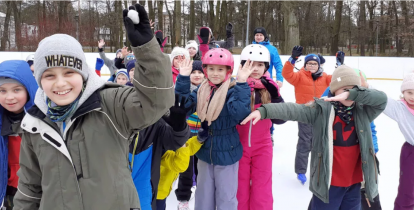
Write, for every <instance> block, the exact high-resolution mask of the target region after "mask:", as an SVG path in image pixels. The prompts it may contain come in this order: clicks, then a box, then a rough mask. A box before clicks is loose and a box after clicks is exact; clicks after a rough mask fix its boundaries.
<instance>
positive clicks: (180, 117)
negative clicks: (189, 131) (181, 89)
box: [163, 94, 195, 131]
mask: <svg viewBox="0 0 414 210" xmlns="http://www.w3.org/2000/svg"><path fill="white" fill-rule="evenodd" d="M185 100H186V98H185V97H181V100H180V95H179V94H175V103H174V106H172V107H171V108H170V115H169V116H168V117H165V116H164V117H163V119H164V120H165V121H166V122H167V123H168V124H169V125H170V126H171V127H172V128H173V129H174V131H182V130H184V129H185V128H186V127H187V112H189V111H190V110H191V109H192V108H193V107H194V106H195V103H193V104H191V106H189V107H187V108H185Z"/></svg>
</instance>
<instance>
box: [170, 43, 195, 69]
mask: <svg viewBox="0 0 414 210" xmlns="http://www.w3.org/2000/svg"><path fill="white" fill-rule="evenodd" d="M179 55H183V56H184V57H185V59H187V60H190V53H189V52H188V50H186V49H184V48H182V47H174V49H173V51H172V52H171V55H170V59H171V65H173V60H174V58H175V57H176V56H179Z"/></svg>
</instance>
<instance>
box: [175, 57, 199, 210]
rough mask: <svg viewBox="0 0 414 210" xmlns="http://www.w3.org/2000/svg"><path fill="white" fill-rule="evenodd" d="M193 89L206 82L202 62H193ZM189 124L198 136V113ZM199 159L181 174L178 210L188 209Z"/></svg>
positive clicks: (191, 79) (191, 78) (176, 193)
mask: <svg viewBox="0 0 414 210" xmlns="http://www.w3.org/2000/svg"><path fill="white" fill-rule="evenodd" d="M190 81H191V88H190V91H191V92H192V91H193V90H195V89H197V87H198V86H199V85H200V84H201V83H202V82H203V81H204V73H203V68H202V63H201V61H198V60H194V61H193V70H192V71H191V74H190ZM187 124H188V126H189V127H190V131H191V136H196V135H197V133H198V130H199V129H200V126H201V122H200V119H199V118H198V116H197V112H195V113H193V114H191V115H190V116H189V117H188V120H187ZM197 163H198V158H197V157H196V156H191V157H190V163H189V167H188V168H187V170H186V171H184V172H183V173H181V174H180V176H179V178H178V187H177V189H176V190H175V195H176V196H177V200H178V210H182V209H183V210H185V209H186V208H188V205H189V204H188V202H189V201H190V199H191V198H192V195H193V193H194V191H195V188H196V187H195V186H196V182H195V180H196V176H197V174H198V170H197Z"/></svg>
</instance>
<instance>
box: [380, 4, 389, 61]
mask: <svg viewBox="0 0 414 210" xmlns="http://www.w3.org/2000/svg"><path fill="white" fill-rule="evenodd" d="M384 7H385V6H384V1H381V11H380V16H381V30H380V34H379V39H380V40H379V43H380V54H385V44H386V42H385V34H386V28H387V26H388V21H389V20H388V19H389V18H388V16H387V18H386V19H385V17H384ZM384 22H385V23H386V24H384Z"/></svg>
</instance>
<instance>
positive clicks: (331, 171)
mask: <svg viewBox="0 0 414 210" xmlns="http://www.w3.org/2000/svg"><path fill="white" fill-rule="evenodd" d="M360 84H361V80H360V78H359V76H358V75H357V74H356V73H355V71H354V70H353V69H352V68H350V67H347V66H344V65H343V66H340V67H338V68H337V69H336V70H335V71H334V73H333V75H332V82H331V84H330V88H331V94H332V95H333V97H331V98H325V99H317V100H315V102H313V103H311V104H307V105H303V104H295V103H279V104H265V105H262V107H260V108H258V110H256V111H254V112H252V113H251V114H250V116H249V117H247V118H246V119H245V120H243V122H242V123H241V124H242V125H243V124H246V123H247V122H249V121H250V120H253V124H256V123H257V121H259V120H260V119H269V118H277V119H282V120H293V121H300V122H303V123H308V124H311V125H313V136H314V137H315V138H314V139H313V142H312V153H311V176H310V185H309V188H310V190H311V192H312V193H313V197H312V204H311V209H313V210H339V209H356V210H357V209H360V208H361V194H360V189H361V182H362V180H363V177H364V179H365V186H366V187H365V189H366V194H367V198H368V199H369V200H370V201H371V202H372V201H373V199H374V198H375V197H376V196H377V195H378V165H377V164H376V158H375V153H374V145H373V144H372V135H371V129H370V124H371V122H372V121H373V120H374V119H375V118H376V117H377V116H378V115H380V114H381V112H382V111H383V110H384V109H385V106H386V104H387V96H386V95H385V93H383V92H380V91H377V90H370V89H365V88H363V87H361V86H359V85H360ZM344 130H345V131H348V132H344Z"/></svg>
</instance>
